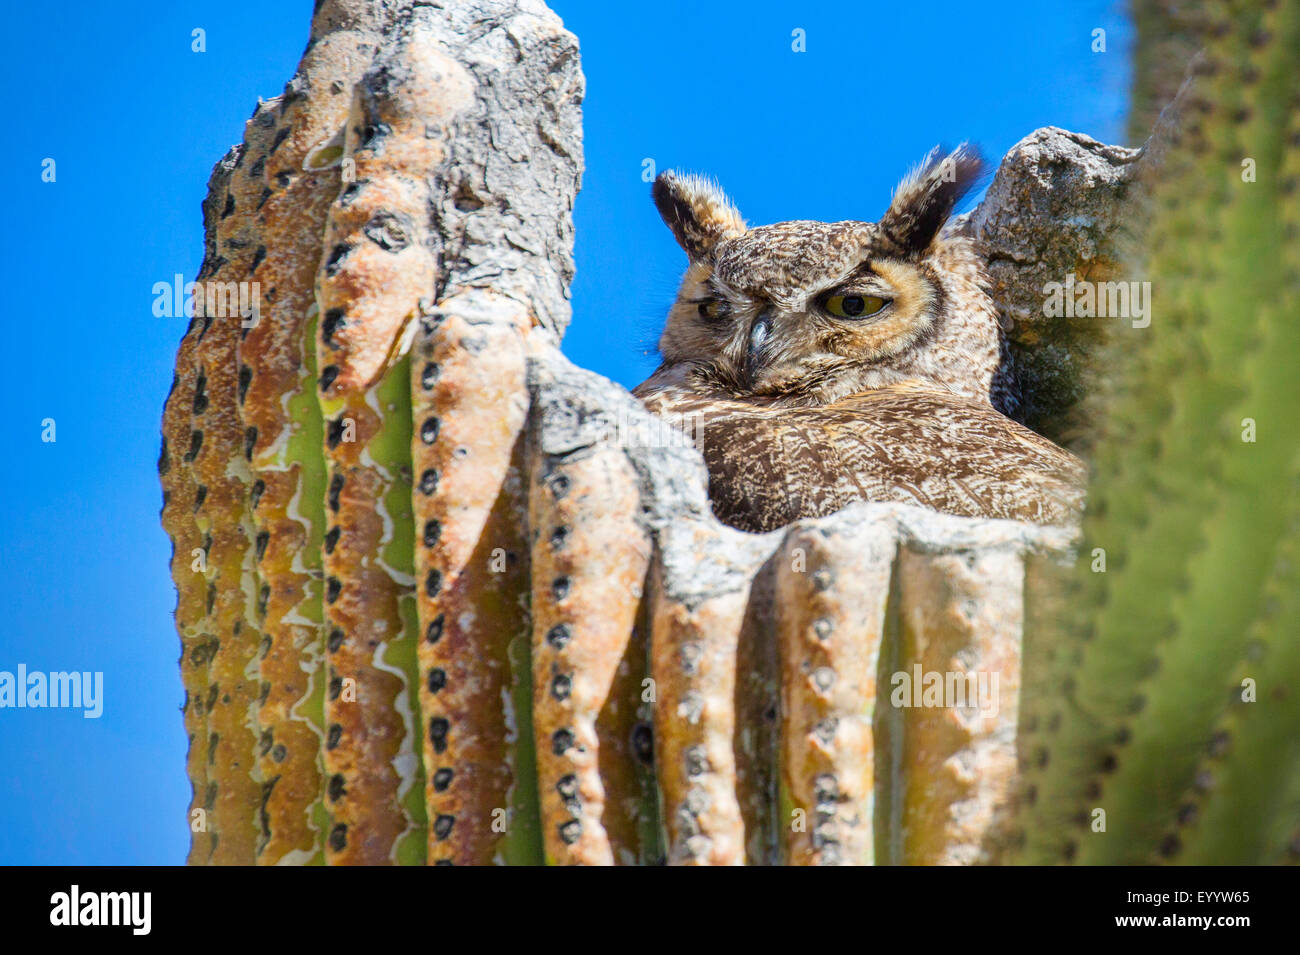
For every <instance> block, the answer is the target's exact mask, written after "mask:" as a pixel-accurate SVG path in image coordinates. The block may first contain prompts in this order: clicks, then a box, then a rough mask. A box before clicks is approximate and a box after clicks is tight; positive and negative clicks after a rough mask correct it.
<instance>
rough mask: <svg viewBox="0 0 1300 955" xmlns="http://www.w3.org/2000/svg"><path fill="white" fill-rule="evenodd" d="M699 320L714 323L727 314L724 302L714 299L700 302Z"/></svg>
mask: <svg viewBox="0 0 1300 955" xmlns="http://www.w3.org/2000/svg"><path fill="white" fill-rule="evenodd" d="M699 308H700V318H702V319H704V320H705V321H706V322H714V321H717V320H718V319H719V318H722V317H723V316H724V315H726V314H727V304H726V302H719V301H718V300H717V299H715V298H711V299H706V300H705V301H703V302H700V305H699Z"/></svg>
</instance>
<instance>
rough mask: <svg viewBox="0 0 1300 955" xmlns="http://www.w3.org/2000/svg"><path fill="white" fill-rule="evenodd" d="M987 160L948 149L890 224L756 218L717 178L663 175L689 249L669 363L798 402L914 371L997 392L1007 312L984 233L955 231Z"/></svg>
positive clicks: (972, 390)
mask: <svg viewBox="0 0 1300 955" xmlns="http://www.w3.org/2000/svg"><path fill="white" fill-rule="evenodd" d="M983 171H984V165H983V162H982V160H981V159H980V157H979V154H978V153H977V152H976V151H975V150H974V149H972V148H970V147H969V146H961V147H959V148H958V149H957V150H955V151H953V152H952V153H950V154H948V155H946V156H941V155H940V153H939V151H938V150H937V149H936V150H935V151H933V152H931V153H930V155H929V156H928V157H927V158H926V159H925V161H924V162H923V163H922V164H921V165H920V166H919V167H917V169H916V170H914V171H913V172H912V173H911V174H910V175H908V176H907V177H906V178H905V179H904V180H903V181H902V183H901V184H900V185H899V186H898V188H897V189H896V190H895V192H894V196H893V199H892V201H891V202H890V205H889V208H888V209H887V210H886V212H885V214H884V215H883V216H882V217H881V218H880V221H879V222H853V221H849V222H813V221H792V222H778V223H776V224H774V225H764V226H757V227H754V228H749V227H747V226H746V224H745V221H744V219H742V218H741V215H740V213H739V212H738V211H737V210H736V208H735V206H734V205H732V203H731V201H730V200H729V199H728V198H727V197H726V195H725V194H724V193H723V192H722V191H721V189H720V188H719V187H718V186H717V185H716V184H715V183H713V182H711V181H709V180H707V179H704V178H701V177H698V176H691V175H682V174H680V173H677V172H673V171H666V172H663V173H661V174H660V175H659V177H658V178H657V179H656V180H655V183H654V187H653V192H652V195H653V198H654V202H655V205H656V206H657V207H658V209H659V214H660V215H661V216H662V217H663V220H664V222H665V223H666V224H667V226H668V228H669V229H671V230H672V233H673V235H674V236H675V237H676V238H677V242H678V244H680V245H681V247H682V249H683V250H685V252H686V254H687V256H688V258H689V260H690V264H689V267H688V268H687V271H686V275H685V278H684V279H683V281H682V285H681V288H680V290H679V292H678V295H677V300H676V302H675V303H674V304H673V306H672V309H671V311H670V312H669V315H668V321H667V324H666V326H665V328H664V332H663V335H662V337H661V338H660V341H659V350H660V353H661V354H662V356H663V359H664V365H663V366H662V367H661V372H665V370H666V369H672V370H671V372H665V373H666V374H670V375H671V377H672V378H673V381H674V382H675V383H676V384H678V385H681V384H686V382H685V381H684V380H683V376H687V377H689V378H690V379H691V381H690V382H689V384H690V386H691V387H693V388H695V389H698V390H703V391H712V392H715V393H725V394H729V395H734V396H747V397H750V398H754V399H757V400H764V401H768V402H771V403H777V404H789V405H797V404H819V403H823V402H827V401H833V400H836V399H837V398H839V397H843V396H845V395H847V394H851V393H854V392H856V391H860V390H863V389H865V388H871V387H881V386H883V385H885V384H890V383H893V382H896V381H899V380H902V379H906V378H909V377H913V378H918V379H924V380H926V381H927V382H929V383H934V384H943V385H944V386H945V387H951V390H954V391H959V392H962V393H965V394H971V395H982V396H984V397H987V395H988V389H989V382H990V380H991V378H992V375H993V372H994V371H995V370H996V367H997V363H998V328H997V317H996V312H995V311H994V309H993V306H992V303H991V301H990V300H989V297H988V295H987V291H986V285H987V282H986V280H985V278H984V273H983V269H982V265H981V262H980V259H979V256H978V255H977V254H976V252H975V249H974V247H973V244H972V243H971V241H970V240H968V239H964V238H960V237H945V236H944V235H943V233H942V229H943V226H944V224H945V223H946V222H947V221H948V217H949V216H950V215H951V213H952V210H953V207H954V206H955V205H956V204H957V202H958V201H959V200H960V199H961V197H962V196H963V195H965V194H966V193H967V191H968V190H969V189H970V188H971V187H972V186H973V185H974V184H975V182H976V181H977V180H978V179H979V178H980V176H981V175H983ZM647 384H649V383H647Z"/></svg>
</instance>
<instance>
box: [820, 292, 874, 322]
mask: <svg viewBox="0 0 1300 955" xmlns="http://www.w3.org/2000/svg"><path fill="white" fill-rule="evenodd" d="M888 304H889V299H886V298H880V297H879V296H876V295H832V296H831V297H830V298H828V299H827V300H826V311H828V312H830V313H831V314H832V315H834V316H836V317H837V318H866V317H867V316H868V315H875V314H876V312H878V311H880V310H881V309H882V308H884V307H885V306H886V305H888Z"/></svg>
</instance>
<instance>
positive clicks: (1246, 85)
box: [1018, 3, 1300, 864]
mask: <svg viewBox="0 0 1300 955" xmlns="http://www.w3.org/2000/svg"><path fill="white" fill-rule="evenodd" d="M1165 6H1166V5H1163V4H1155V3H1150V4H1141V5H1140V8H1139V12H1140V16H1139V20H1138V22H1139V24H1141V25H1142V28H1143V35H1142V41H1143V42H1148V41H1150V40H1151V39H1152V37H1161V36H1165V35H1168V34H1171V33H1174V32H1177V33H1178V34H1179V35H1180V36H1182V37H1183V38H1184V39H1186V40H1188V41H1189V43H1188V45H1190V46H1193V47H1200V48H1201V49H1202V50H1203V53H1202V54H1201V55H1200V57H1199V58H1198V59H1197V60H1196V61H1195V63H1194V64H1193V66H1192V70H1191V77H1190V80H1189V83H1188V85H1187V87H1186V88H1185V89H1184V91H1183V92H1182V94H1180V96H1179V98H1178V101H1177V102H1176V104H1175V106H1174V107H1173V108H1172V109H1171V110H1170V111H1168V112H1167V114H1166V116H1165V117H1164V119H1163V120H1162V125H1163V126H1164V127H1165V135H1166V136H1167V137H1168V139H1167V142H1165V143H1164V144H1162V148H1161V156H1160V157H1159V159H1158V161H1156V162H1153V163H1151V164H1150V167H1149V173H1150V179H1149V181H1148V182H1146V183H1145V189H1146V191H1147V192H1148V193H1149V197H1150V198H1149V217H1150V226H1149V232H1148V235H1147V238H1146V241H1145V242H1144V243H1143V244H1142V245H1141V246H1140V247H1139V248H1138V249H1136V250H1135V254H1134V255H1133V256H1131V258H1130V260H1129V263H1128V266H1129V268H1130V269H1131V270H1132V277H1135V278H1137V277H1140V278H1142V279H1146V280H1149V281H1150V283H1151V287H1152V289H1153V302H1154V306H1155V308H1154V311H1155V316H1154V318H1153V320H1152V322H1151V325H1150V327H1149V328H1144V329H1133V330H1132V331H1131V332H1127V333H1125V334H1124V335H1123V336H1122V337H1121V338H1120V340H1118V341H1116V342H1115V343H1114V346H1113V347H1112V348H1111V349H1110V350H1109V352H1108V361H1109V363H1110V365H1111V368H1112V371H1113V374H1112V376H1111V378H1110V382H1111V386H1110V387H1109V388H1108V389H1106V391H1104V392H1102V393H1101V394H1100V395H1099V396H1098V401H1097V402H1096V408H1095V410H1096V412H1097V419H1098V421H1099V422H1100V425H1101V430H1100V433H1099V437H1098V439H1097V451H1096V454H1095V461H1094V480H1093V486H1092V488H1091V491H1090V504H1089V509H1088V515H1087V517H1086V519H1085V522H1084V543H1083V546H1082V548H1081V551H1080V566H1079V568H1078V573H1077V575H1076V577H1075V579H1074V587H1073V588H1072V589H1071V590H1069V591H1067V594H1066V596H1065V599H1066V600H1067V601H1068V606H1069V612H1068V613H1059V614H1058V615H1057V616H1056V619H1055V623H1053V624H1051V625H1050V626H1049V633H1050V634H1051V639H1049V640H1048V641H1047V642H1045V644H1044V651H1045V654H1046V655H1047V656H1051V657H1053V658H1054V659H1053V660H1052V662H1050V663H1047V664H1046V668H1045V669H1044V671H1043V673H1044V676H1043V679H1042V681H1041V683H1039V684H1038V685H1036V686H1035V688H1034V692H1035V696H1036V699H1035V700H1034V701H1032V702H1031V703H1030V704H1029V705H1030V706H1031V708H1032V710H1033V712H1034V717H1033V719H1032V722H1031V724H1030V725H1028V726H1026V738H1025V756H1026V760H1027V768H1026V771H1025V778H1024V803H1025V805H1024V809H1023V812H1022V814H1021V818H1020V819H1019V821H1018V826H1019V828H1020V830H1021V835H1022V837H1023V843H1022V851H1021V852H1020V853H1019V854H1018V858H1021V859H1024V860H1027V861H1035V862H1043V861H1059V860H1073V861H1077V862H1084V863H1152V862H1162V861H1166V862H1201V863H1238V864H1249V863H1277V862H1284V861H1292V862H1294V861H1296V860H1297V859H1300V789H1298V788H1297V787H1298V786H1300V748H1297V747H1298V746H1300V711H1297V709H1296V688H1297V686H1300V683H1298V682H1297V681H1298V680H1300V671H1297V669H1296V667H1297V656H1296V651H1295V644H1296V641H1295V633H1294V627H1295V621H1296V619H1297V616H1296V610H1295V594H1296V587H1295V583H1296V578H1295V574H1296V569H1295V568H1296V565H1295V539H1296V532H1297V530H1300V524H1297V515H1298V514H1300V494H1297V491H1300V486H1298V485H1297V480H1296V479H1297V474H1298V473H1300V472H1297V466H1298V465H1300V458H1297V456H1296V455H1297V448H1298V447H1300V428H1298V427H1297V421H1296V417H1295V415H1294V414H1292V413H1290V411H1288V410H1287V409H1290V408H1294V406H1295V403H1296V400H1297V398H1300V389H1297V384H1296V374H1295V370H1296V368H1297V367H1300V364H1298V361H1300V328H1298V327H1297V324H1296V308H1297V292H1298V291H1300V268H1298V267H1297V266H1298V265H1300V260H1298V258H1297V251H1298V250H1300V201H1298V199H1297V188H1296V187H1297V182H1298V181H1300V179H1298V175H1297V174H1298V173H1300V119H1298V118H1300V109H1298V108H1297V107H1300V80H1297V75H1296V72H1295V62H1296V56H1297V54H1298V53H1300V10H1297V8H1296V5H1295V4H1293V3H1213V4H1205V5H1202V6H1196V5H1193V7H1192V8H1190V9H1189V8H1185V7H1180V8H1179V9H1178V10H1175V11H1169V10H1166V9H1165ZM1175 17H1176V20H1175V19H1173V18H1175ZM1176 68H1177V69H1178V70H1180V71H1181V64H1179V65H1178V66H1177V67H1176ZM1168 70H1169V66H1168V65H1167V64H1158V63H1153V62H1150V61H1147V62H1146V66H1145V68H1144V70H1141V71H1139V77H1140V82H1141V83H1142V84H1143V85H1144V86H1147V87H1164V88H1168V87H1169V85H1170V84H1169V82H1168V77H1167V72H1168ZM1146 98H1149V97H1144V96H1140V97H1139V100H1140V101H1145V100H1146Z"/></svg>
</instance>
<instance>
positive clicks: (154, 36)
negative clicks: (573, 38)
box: [0, 0, 1131, 864]
mask: <svg viewBox="0 0 1300 955" xmlns="http://www.w3.org/2000/svg"><path fill="white" fill-rule="evenodd" d="M311 6H312V4H311V0H224V2H220V3H217V2H174V3H165V4H164V3H141V2H135V3H132V2H126V3H118V4H111V5H105V4H102V3H98V2H96V3H91V2H88V0H66V2H64V3H61V4H58V5H45V4H22V5H18V6H16V7H14V8H13V9H12V10H10V11H9V13H8V18H9V19H8V29H7V30H6V31H5V32H4V35H3V37H0V46H3V50H4V62H5V63H6V66H7V75H6V79H5V83H6V86H7V88H8V96H9V102H10V106H11V125H10V127H9V128H10V133H11V139H10V142H9V146H8V147H7V148H6V149H5V150H2V151H0V175H2V176H3V181H4V182H5V183H6V186H7V189H6V192H5V196H4V198H5V204H6V207H7V208H6V221H7V228H6V229H4V230H2V231H0V262H3V263H4V266H5V273H6V274H5V276H4V287H5V288H6V290H7V291H8V294H9V302H10V304H9V306H8V307H7V314H6V315H5V316H4V318H3V319H2V321H3V328H4V341H5V345H6V352H7V354H6V358H7V361H8V364H9V369H10V370H9V372H8V376H7V380H6V383H5V384H6V387H5V390H4V394H5V400H6V405H7V407H6V409H5V414H4V447H5V448H7V449H8V453H9V454H10V455H11V456H12V457H10V458H9V460H8V463H7V464H6V465H5V466H4V467H0V501H2V502H3V507H0V606H3V607H4V608H5V610H6V617H7V620H6V624H5V626H3V627H0V670H8V671H11V672H12V671H14V670H15V669H16V668H17V665H18V664H20V663H22V664H26V665H27V667H28V668H29V669H31V670H46V671H48V670H68V669H76V670H90V671H102V672H103V673H104V681H105V687H106V690H105V695H106V700H105V707H104V714H103V716H102V717H101V718H100V719H97V720H89V719H83V718H82V716H81V714H80V712H78V711H68V710H62V711H61V710H12V709H0V863H38V864H52V863H75V864H106V863H124V864H132V863H156V864H170V863H178V862H180V861H182V860H183V857H184V853H185V850H186V847H187V844H188V837H187V833H186V831H185V828H184V824H183V823H184V811H185V806H186V802H187V799H188V784H187V782H186V780H185V776H184V771H183V761H184V735H183V733H182V727H181V718H180V713H179V706H180V702H181V698H182V692H181V686H180V678H179V674H178V671H177V668H176V657H177V654H178V642H177V637H176V634H175V631H174V629H173V627H172V623H171V611H172V608H173V607H174V605H175V595H174V591H173V589H172V584H171V580H170V578H169V577H168V573H167V560H168V555H169V553H170V546H169V544H168V542H167V540H166V538H165V536H164V535H163V533H162V530H161V529H160V527H159V524H158V510H159V507H160V504H161V492H160V490H159V487H158V482H157V476H156V472H155V462H156V459H157V454H158V444H159V432H158V428H159V420H160V416H161V411H162V405H163V401H164V399H165V397H166V393H167V389H168V386H169V384H170V381H171V366H172V361H173V358H174V355H175V348H176V344H177V342H178V341H179V339H180V336H181V334H182V332H183V331H184V321H185V320H184V319H160V318H155V317H154V316H153V314H152V311H151V305H152V293H151V287H152V286H153V284H154V283H155V282H158V281H170V280H171V277H172V276H173V275H174V274H175V273H177V272H180V273H182V274H184V276H185V277H186V279H187V280H188V279H191V278H193V277H194V275H195V273H196V272H197V270H198V266H199V264H200V260H201V258H202V232H201V219H200V213H199V203H200V200H201V199H202V197H203V193H204V190H205V187H206V183H207V178H208V174H209V172H210V171H211V168H212V165H213V163H214V162H216V160H217V159H218V158H219V157H220V156H221V155H222V154H223V153H224V152H225V150H226V149H227V148H228V147H229V146H230V145H231V144H232V143H234V142H236V141H238V140H239V138H240V137H241V135H242V129H243V123H244V121H245V120H246V119H247V118H248V116H249V115H250V114H251V113H252V110H253V108H254V106H255V105H256V102H257V97H258V96H262V97H264V98H266V97H271V96H275V95H277V94H279V93H280V91H281V89H282V88H283V85H284V82H285V81H286V80H287V79H288V78H289V77H290V76H291V75H292V73H293V69H294V66H295V64H296V62H297V60H298V57H299V55H300V54H301V52H302V48H303V45H304V44H305V41H306V35H307V24H308V19H309V16H310V13H311ZM552 7H553V9H555V10H556V12H557V13H559V14H560V16H561V17H563V18H564V20H565V23H566V25H567V26H568V27H569V28H570V29H571V30H573V31H574V32H575V33H577V35H578V37H579V39H580V40H581V43H582V52H583V65H584V69H585V72H586V75H587V92H588V95H587V100H586V104H585V129H586V160H587V170H586V173H585V175H584V179H583V191H582V194H581V195H580V196H579V198H578V203H577V207H576V220H577V234H578V239H577V264H578V274H577V280H576V282H575V286H574V319H573V324H572V326H571V328H570V331H569V334H568V337H567V339H566V342H565V350H566V352H567V353H568V354H569V355H570V356H571V357H572V358H573V359H574V360H575V361H577V362H578V363H580V364H583V365H585V366H587V367H589V368H593V369H595V370H597V371H599V372H601V373H603V374H606V375H608V376H609V377H611V378H613V379H615V380H616V381H619V382H620V383H622V384H624V385H627V386H629V387H630V386H632V385H634V384H636V383H637V382H638V381H640V380H641V379H642V378H644V377H645V376H646V375H647V374H648V373H649V372H650V371H651V370H652V369H653V367H654V357H653V355H652V354H651V351H652V349H653V344H654V340H655V338H656V336H657V328H658V324H659V322H660V320H661V317H662V315H663V313H664V311H665V310H666V308H667V306H668V304H669V303H670V301H671V299H672V296H673V293H674V290H675V286H676V281H677V279H678V276H679V274H680V271H681V269H682V267H683V265H684V261H683V256H682V253H681V252H680V251H679V250H678V248H677V246H676V245H675V244H674V243H673V241H672V238H671V236H670V235H669V233H668V231H667V230H666V229H665V228H664V227H663V225H662V224H661V223H660V222H659V219H658V216H657V215H656V213H655V211H654V208H653V206H652V205H651V204H650V201H649V185H648V183H647V182H645V181H643V178H642V176H643V171H644V170H645V169H646V166H645V161H646V160H651V161H653V163H654V165H655V168H656V169H662V168H666V167H677V168H684V169H689V170H692V171H701V172H707V173H710V174H711V175H713V176H715V177H716V178H718V179H719V180H720V181H721V182H722V184H723V185H724V187H725V188H726V189H727V190H728V191H729V192H730V193H731V194H732V196H733V198H735V200H736V201H737V203H738V205H739V207H740V209H741V211H742V213H743V214H744V215H745V216H746V218H747V219H749V221H750V222H752V223H763V222H774V221H779V220H782V219H850V218H856V219H875V218H876V217H877V216H878V215H879V213H880V212H881V211H882V209H883V208H884V206H885V205H886V203H887V201H888V198H889V192H890V189H891V188H892V186H893V184H894V183H895V182H896V180H897V179H898V178H899V176H900V175H901V174H902V173H903V172H904V171H905V170H906V169H907V168H908V167H909V166H911V165H912V164H913V163H915V162H916V161H917V160H918V159H919V158H920V157H921V156H922V155H924V153H925V152H926V151H927V150H928V149H929V148H930V147H931V146H933V145H934V144H936V143H940V142H942V143H946V144H955V143H957V142H960V141H961V140H963V139H969V140H971V141H973V142H975V143H977V144H979V145H980V146H981V147H983V148H984V150H985V151H986V153H987V154H988V155H990V156H994V157H996V156H1000V155H1001V154H1002V153H1003V152H1005V151H1006V150H1007V149H1008V148H1009V147H1010V146H1012V145H1013V144H1014V143H1015V142H1016V141H1017V140H1018V139H1020V138H1021V137H1023V136H1024V135H1026V134H1027V133H1029V132H1030V131H1032V130H1033V129H1035V128H1037V127H1039V126H1044V125H1057V126H1064V127H1067V128H1070V129H1073V130H1077V131H1080V132H1084V133H1088V134H1090V135H1093V136H1096V137H1097V138H1099V139H1103V140H1106V141H1110V142H1118V141H1121V138H1122V131H1123V117H1124V110H1125V104H1126V98H1127V97H1126V89H1127V85H1128V53H1129V45H1130V43H1131V30H1130V27H1129V24H1128V22H1127V19H1126V15H1125V12H1124V9H1123V6H1122V4H1120V3H1117V2H1112V0H1101V2H1097V0H1074V2H1069V3H1066V2H1057V3H1042V2H1034V0H1025V2H1014V3H1000V4H996V3H995V4H978V5H977V4H970V3H958V2H949V0H930V2H928V3H925V4H898V3H896V2H888V3H874V2H854V0H850V2H839V0H837V2H827V3H799V4H794V3H770V2H762V0H717V2H714V3H711V4H701V3H698V2H662V0H661V2H656V3H654V4H618V3H610V2H608V0H553V2H552ZM195 27H202V28H203V29H205V30H206V31H207V52H205V53H201V54H199V53H193V52H191V50H190V31H191V30H192V29H193V28H195ZM1098 28H1100V29H1104V30H1105V31H1106V34H1107V36H1106V41H1107V51H1106V52H1105V53H1094V52H1092V49H1091V46H1092V42H1093V37H1092V32H1093V30H1095V29H1098ZM796 29H799V30H803V31H804V35H805V37H806V52H802V53H796V52H793V51H792V49H791V43H792V31H794V30H796ZM47 157H49V158H53V159H54V160H55V161H56V163H57V166H56V171H57V180H56V181H55V182H53V183H44V182H42V181H41V164H42V161H43V160H44V159H45V158H47ZM47 418H52V419H54V421H55V427H56V440H55V441H54V442H53V443H47V442H43V441H42V440H41V432H42V421H43V420H44V419H47Z"/></svg>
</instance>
